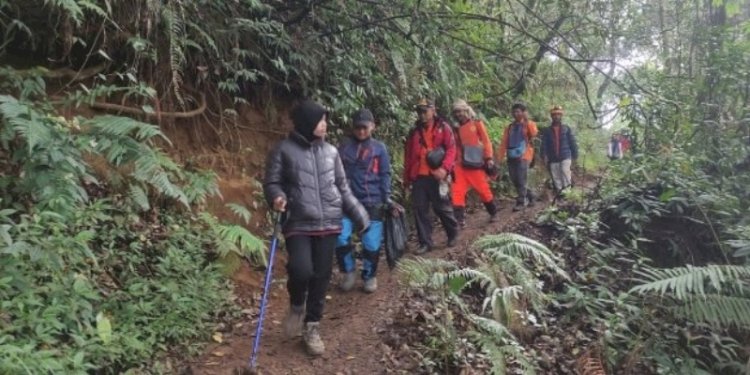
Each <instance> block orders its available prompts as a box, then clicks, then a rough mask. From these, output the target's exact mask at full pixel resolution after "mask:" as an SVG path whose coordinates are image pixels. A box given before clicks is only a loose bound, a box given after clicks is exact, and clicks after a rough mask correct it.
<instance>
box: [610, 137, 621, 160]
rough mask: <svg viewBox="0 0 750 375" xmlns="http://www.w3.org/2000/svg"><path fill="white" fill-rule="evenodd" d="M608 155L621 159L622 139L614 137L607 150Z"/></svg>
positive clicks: (611, 157)
mask: <svg viewBox="0 0 750 375" xmlns="http://www.w3.org/2000/svg"><path fill="white" fill-rule="evenodd" d="M607 151H608V152H607V156H609V158H610V159H621V158H622V148H621V145H620V140H618V139H613V140H612V141H610V142H609V150H607Z"/></svg>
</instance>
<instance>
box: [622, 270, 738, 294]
mask: <svg viewBox="0 0 750 375" xmlns="http://www.w3.org/2000/svg"><path fill="white" fill-rule="evenodd" d="M638 273H639V274H640V275H641V276H642V277H643V279H644V282H643V283H642V284H640V285H637V286H635V287H633V288H632V289H630V293H641V294H644V293H659V295H661V296H664V295H667V294H668V295H670V296H672V297H675V298H677V299H678V300H682V301H684V300H688V299H692V298H693V296H694V295H699V296H705V295H706V286H709V287H711V289H712V290H713V291H716V292H721V291H722V290H723V289H726V288H733V289H735V290H736V289H742V287H743V285H745V283H746V281H745V280H748V278H750V266H735V265H716V264H713V265H708V266H703V267H693V266H691V265H688V266H686V267H677V268H665V269H655V268H648V269H645V270H643V271H639V272H638Z"/></svg>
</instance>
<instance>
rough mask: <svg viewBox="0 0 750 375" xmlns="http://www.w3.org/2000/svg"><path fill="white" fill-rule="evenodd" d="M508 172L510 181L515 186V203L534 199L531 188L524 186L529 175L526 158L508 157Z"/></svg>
mask: <svg viewBox="0 0 750 375" xmlns="http://www.w3.org/2000/svg"><path fill="white" fill-rule="evenodd" d="M508 174H509V175H510V181H511V182H512V183H513V186H514V187H515V188H516V194H517V195H516V203H517V204H523V203H524V202H526V200H532V199H534V198H533V196H532V194H531V190H529V188H528V187H527V186H526V182H527V180H528V177H529V162H528V161H526V160H522V159H520V158H518V159H508Z"/></svg>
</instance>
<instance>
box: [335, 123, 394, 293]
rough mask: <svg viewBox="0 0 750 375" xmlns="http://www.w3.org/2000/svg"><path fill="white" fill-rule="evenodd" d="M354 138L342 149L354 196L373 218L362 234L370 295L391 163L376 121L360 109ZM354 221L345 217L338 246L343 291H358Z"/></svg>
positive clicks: (365, 278) (388, 193)
mask: <svg viewBox="0 0 750 375" xmlns="http://www.w3.org/2000/svg"><path fill="white" fill-rule="evenodd" d="M353 125H354V129H353V131H352V135H351V136H350V137H348V138H346V139H345V140H344V142H343V143H342V145H341V147H339V154H340V155H341V160H342V161H343V163H344V169H345V170H346V176H347V178H348V179H349V186H350V187H351V190H352V193H354V196H355V197H356V198H357V199H358V200H359V201H360V203H362V205H363V206H365V209H367V213H368V214H369V216H370V226H369V227H368V228H367V230H366V231H365V232H364V233H361V234H360V238H361V240H362V248H363V253H362V258H363V261H362V274H361V276H362V280H363V281H364V286H363V289H364V291H365V292H367V293H372V292H375V290H376V289H377V287H378V283H377V279H376V278H375V273H376V271H377V268H378V259H379V255H380V244H381V243H382V242H383V214H384V211H386V210H387V208H388V207H390V196H391V161H390V158H389V156H388V149H387V148H386V146H385V145H384V144H383V143H382V142H380V141H377V140H375V139H373V138H372V131H373V130H374V129H375V118H374V117H373V115H372V112H370V111H369V110H368V109H360V110H359V111H357V112H356V113H355V114H354V116H353ZM352 231H353V224H352V221H351V220H350V219H349V218H348V217H345V218H344V220H343V223H342V230H341V234H339V236H338V240H337V243H336V246H337V247H336V259H337V260H338V264H339V270H340V271H341V272H342V273H343V274H344V278H343V279H342V281H341V284H340V287H341V289H342V290H344V291H349V290H351V289H352V288H354V283H355V282H356V275H355V273H354V270H355V269H356V263H355V262H356V261H355V258H354V255H353V250H354V246H353V245H352V244H351V236H352Z"/></svg>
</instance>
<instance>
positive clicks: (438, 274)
mask: <svg viewBox="0 0 750 375" xmlns="http://www.w3.org/2000/svg"><path fill="white" fill-rule="evenodd" d="M456 268H457V267H456V265H455V264H454V263H451V262H448V261H445V260H442V259H428V258H421V257H420V258H414V259H404V260H402V261H400V262H399V264H398V267H397V272H398V275H399V280H400V281H401V282H402V283H404V285H406V286H408V287H426V288H433V289H434V288H439V287H443V286H444V285H445V281H446V280H447V273H448V272H450V271H452V270H455V269H456Z"/></svg>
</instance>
